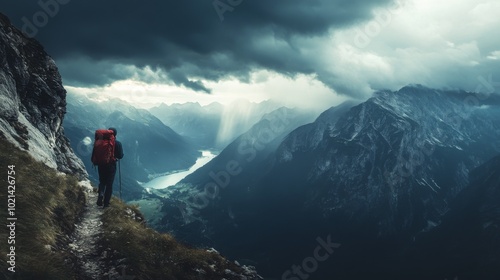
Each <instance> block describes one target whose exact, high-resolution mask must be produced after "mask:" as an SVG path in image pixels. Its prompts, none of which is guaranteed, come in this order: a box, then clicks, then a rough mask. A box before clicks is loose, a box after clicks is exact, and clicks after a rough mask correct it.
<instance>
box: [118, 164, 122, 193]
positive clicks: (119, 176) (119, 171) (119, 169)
mask: <svg viewBox="0 0 500 280" xmlns="http://www.w3.org/2000/svg"><path fill="white" fill-rule="evenodd" d="M118 178H119V179H120V200H121V199H122V168H121V164H120V161H118Z"/></svg>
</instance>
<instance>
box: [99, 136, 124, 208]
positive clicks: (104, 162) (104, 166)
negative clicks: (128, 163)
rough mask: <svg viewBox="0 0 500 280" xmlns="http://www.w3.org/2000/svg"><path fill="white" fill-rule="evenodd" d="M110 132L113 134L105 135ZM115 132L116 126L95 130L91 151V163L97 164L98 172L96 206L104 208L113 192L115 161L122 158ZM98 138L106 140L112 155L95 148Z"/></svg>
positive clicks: (121, 150)
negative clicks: (94, 140) (94, 139)
mask: <svg viewBox="0 0 500 280" xmlns="http://www.w3.org/2000/svg"><path fill="white" fill-rule="evenodd" d="M111 132H112V134H113V137H111V135H107V134H111ZM116 134H117V132H116V128H114V127H110V128H108V130H107V131H106V130H97V131H96V142H95V143H94V150H93V151H92V163H94V164H95V165H97V170H98V173H99V190H98V192H99V196H98V197H97V206H104V208H106V207H108V206H109V200H110V199H111V194H112V193H113V181H114V180H115V174H116V162H117V161H118V160H120V159H122V158H123V148H122V143H120V141H118V140H115V137H116ZM98 135H99V136H98ZM98 138H100V139H98ZM98 140H102V141H103V142H106V144H105V146H106V147H109V149H110V150H109V152H110V153H113V152H112V151H114V155H113V156H111V155H108V156H107V155H106V153H105V152H104V154H102V153H103V152H102V148H100V147H98V148H96V146H99V144H98V143H99V142H98ZM106 149H108V148H106ZM96 151H98V152H96ZM99 153H101V154H99ZM103 158H104V159H103Z"/></svg>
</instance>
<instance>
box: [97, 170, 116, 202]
mask: <svg viewBox="0 0 500 280" xmlns="http://www.w3.org/2000/svg"><path fill="white" fill-rule="evenodd" d="M97 170H98V171H99V196H100V197H103V198H104V200H103V203H104V206H108V205H109V200H110V199H111V195H112V194H113V181H114V180H115V174H116V163H110V164H104V165H99V166H98V167H97Z"/></svg>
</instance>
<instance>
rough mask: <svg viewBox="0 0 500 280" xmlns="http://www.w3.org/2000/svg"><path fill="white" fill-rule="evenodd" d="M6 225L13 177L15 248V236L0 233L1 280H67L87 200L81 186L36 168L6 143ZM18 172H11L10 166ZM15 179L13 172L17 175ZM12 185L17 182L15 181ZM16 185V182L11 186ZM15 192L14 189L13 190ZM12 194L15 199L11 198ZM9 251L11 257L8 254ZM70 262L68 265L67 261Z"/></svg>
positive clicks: (0, 215)
mask: <svg viewBox="0 0 500 280" xmlns="http://www.w3.org/2000/svg"><path fill="white" fill-rule="evenodd" d="M0 147H1V148H0V163H1V164H0V170H1V171H0V173H1V174H2V175H1V177H2V185H3V187H2V191H1V192H0V203H1V204H0V205H2V206H1V210H0V219H1V220H2V224H5V223H9V222H8V221H7V215H8V211H7V209H8V205H7V203H8V195H9V193H8V187H7V186H8V182H7V180H8V171H10V170H12V169H13V170H14V172H15V174H13V177H14V178H15V193H14V195H15V217H16V218H17V221H15V223H16V225H15V226H16V227H15V244H8V237H9V235H10V230H9V229H8V228H7V229H6V227H5V226H3V227H2V230H0V242H2V246H0V271H1V273H0V278H2V277H1V276H4V277H5V278H6V279H67V278H68V277H71V276H70V275H73V274H72V270H71V267H70V266H68V265H65V260H68V259H69V257H70V256H69V255H68V254H66V253H65V250H63V248H64V246H65V245H66V244H67V242H68V240H67V238H68V235H69V234H70V233H71V232H72V231H73V230H74V225H75V223H76V222H77V220H78V217H79V215H80V213H81V211H82V210H83V207H84V203H85V194H84V192H83V191H82V189H81V187H79V186H78V185H77V180H76V179H75V178H74V177H72V176H68V175H64V174H61V173H57V172H56V171H55V170H54V169H51V168H49V167H47V166H46V165H44V164H43V163H40V162H36V161H35V160H34V159H33V158H32V157H31V156H30V155H28V154H27V153H26V152H22V151H20V150H18V149H17V148H15V147H14V146H13V145H12V144H11V143H9V142H7V141H6V140H3V139H0ZM10 165H14V166H15V167H14V168H12V169H9V168H8V166H10ZM12 173H13V172H12ZM11 179H12V178H11ZM11 183H12V182H11ZM11 190H12V188H11ZM11 194H12V193H11ZM13 245H14V246H15V255H16V256H15V257H16V259H15V265H16V266H15V273H12V272H10V271H8V270H7V267H8V266H9V264H8V263H7V254H8V253H10V246H13ZM8 249H9V251H7V250H8ZM66 262H67V261H66Z"/></svg>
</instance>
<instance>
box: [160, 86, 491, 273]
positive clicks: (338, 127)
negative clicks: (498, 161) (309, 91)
mask: <svg viewBox="0 0 500 280" xmlns="http://www.w3.org/2000/svg"><path fill="white" fill-rule="evenodd" d="M499 106H500V99H499V98H498V97H496V96H489V97H487V96H482V95H476V94H474V93H469V92H464V91H442V90H433V89H429V88H425V87H422V86H408V87H404V88H402V89H401V90H399V91H397V92H392V91H380V92H378V93H376V94H375V95H374V97H372V98H370V99H369V100H367V101H366V102H363V103H361V104H359V105H354V104H343V105H341V106H338V107H334V108H331V109H329V110H327V111H326V112H324V113H323V114H322V115H321V116H320V117H318V118H317V119H316V121H314V122H313V123H310V124H308V125H305V126H302V127H299V128H297V129H295V130H293V131H292V132H291V133H289V134H288V135H286V134H283V135H280V137H278V138H273V139H272V140H271V139H270V140H269V143H272V144H269V145H263V144H262V142H259V141H258V138H257V137H256V136H255V135H258V134H259V133H261V134H265V133H268V134H269V131H272V129H271V130H270V129H267V130H266V129H265V128H259V127H258V126H254V128H253V130H254V131H253V132H252V131H250V132H249V134H250V135H253V136H241V137H240V138H238V139H237V140H236V141H234V142H233V143H232V144H230V145H229V146H228V147H227V148H226V149H225V150H224V151H222V152H221V154H220V155H219V156H218V157H216V158H215V159H214V160H213V161H212V162H210V163H209V164H207V165H206V166H205V167H203V168H201V169H199V170H198V171H197V172H195V173H193V174H191V175H190V176H188V177H187V178H186V179H185V180H183V181H182V182H180V183H179V184H178V185H176V186H174V187H171V188H169V189H168V190H167V192H166V193H165V196H167V197H168V200H167V203H166V205H165V206H164V208H163V212H164V219H163V222H162V223H161V224H160V225H157V227H158V228H160V229H161V230H164V231H171V232H174V233H175V234H176V236H178V237H179V238H181V239H183V240H185V241H187V242H191V243H195V244H204V245H207V246H216V247H217V248H220V249H221V251H222V252H223V253H224V254H227V255H229V256H231V257H234V258H237V259H248V260H251V261H250V262H255V263H257V267H258V268H259V271H261V272H263V274H264V275H268V276H272V277H275V278H280V277H281V273H280V272H284V271H286V270H287V269H289V267H290V266H291V265H292V264H293V263H296V262H299V261H302V260H303V258H304V257H307V256H308V254H309V255H310V254H311V252H312V251H311V250H312V249H314V244H315V240H317V238H318V237H324V236H331V238H332V240H333V241H335V242H337V243H341V244H342V247H340V248H339V249H338V250H337V251H338V253H335V254H334V255H332V257H331V258H330V259H329V263H331V264H332V265H334V267H335V268H330V269H322V270H320V271H318V272H316V273H315V274H314V275H312V276H311V277H312V278H308V279H361V277H369V276H370V275H377V273H378V275H386V276H387V277H389V276H391V275H394V278H390V277H389V278H386V279H424V278H418V277H416V276H414V275H423V274H418V273H417V274H415V273H416V272H417V271H418V270H419V269H420V267H421V265H422V264H423V263H425V262H424V261H423V259H422V260H421V262H420V263H418V262H417V263H411V262H409V260H408V259H410V256H411V254H409V251H410V250H412V248H415V247H414V246H415V244H416V243H415V242H416V241H415V240H418V239H419V238H420V236H425V235H427V234H430V233H433V234H436V235H439V234H440V232H441V234H444V233H443V232H444V231H445V229H443V227H445V223H444V220H446V219H447V217H448V216H449V215H452V214H451V213H452V212H450V211H451V209H452V205H457V204H459V205H462V209H463V210H462V211H466V212H467V211H473V212H474V213H476V214H474V215H476V217H477V215H482V216H481V219H482V222H480V223H479V222H478V221H476V220H474V221H473V220H468V221H460V220H458V221H457V222H456V223H454V224H453V226H452V227H453V228H454V229H455V230H458V229H459V228H460V227H462V228H467V227H469V226H474V227H475V228H476V229H478V230H479V231H480V232H475V233H474V234H473V235H470V236H468V237H470V238H471V239H470V241H471V242H478V244H479V243H480V244H486V243H488V242H493V243H494V244H496V243H495V241H494V240H498V238H500V235H499V234H498V231H496V230H489V231H488V232H491V235H488V234H487V233H484V234H483V233H481V227H480V226H479V225H481V226H482V227H483V229H487V228H489V227H491V226H493V229H495V225H496V223H497V221H498V218H499V216H500V213H499V212H498V211H497V210H495V209H497V208H498V202H496V204H495V202H492V200H491V198H489V197H488V196H487V195H485V194H484V193H485V192H487V193H491V194H496V193H497V190H498V187H499V186H498V184H497V185H496V186H495V185H494V184H493V183H491V182H490V181H488V182H489V183H487V184H488V186H489V188H490V190H489V191H487V190H486V189H485V188H488V187H487V186H483V187H474V186H477V184H479V185H482V184H483V183H481V180H484V179H486V178H484V176H479V177H481V178H480V179H477V176H476V177H475V178H476V179H469V178H470V177H469V176H470V174H478V173H477V172H479V174H482V173H481V172H480V171H476V173H471V170H474V169H475V168H477V167H478V166H480V165H481V164H483V163H485V162H486V161H488V160H489V159H490V158H492V157H493V156H494V155H496V154H499V153H500V149H499V145H498V144H499V143H500V140H499V139H500V123H499V122H498V120H499V119H500V107H499ZM268 128H269V127H268ZM264 131H265V132H264ZM285 131H286V130H283V131H282V132H283V133H285ZM284 135H286V137H284ZM282 137H284V139H283V138H282ZM277 139H280V140H277ZM275 141H276V142H275ZM278 142H279V143H278ZM242 163H243V164H242ZM490 165H491V164H490ZM489 168H490V169H491V170H492V169H494V168H493V167H491V166H490V167H489ZM474 180H475V181H476V184H474V183H472V184H471V182H473V181H474ZM477 182H479V183H477ZM478 192H481V193H483V194H478ZM471 196H472V197H474V196H476V197H481V199H482V200H483V202H484V203H486V204H487V205H488V206H487V207H488V209H489V210H484V209H483V208H481V207H480V206H478V204H477V203H479V202H478V201H476V202H471V201H468V202H463V203H459V202H458V201H467V197H471ZM464 197H466V198H464ZM478 199H479V198H478ZM481 203H482V202H481ZM478 207H479V208H478ZM485 207H486V206H485ZM464 209H465V210H464ZM457 211H459V210H457ZM478 211H479V212H478ZM448 213H449V214H448ZM455 213H456V212H455ZM478 213H479V214H478ZM481 213H482V214H481ZM486 213H487V214H486ZM455 215H458V214H455ZM455 217H457V216H455ZM450 219H452V218H450ZM472 222H474V224H471V223H472ZM446 229H447V230H448V231H447V232H446V234H452V233H451V232H450V231H449V227H447V228H446ZM200 232H201V233H202V234H200ZM484 238H486V239H484ZM242 240H245V242H242ZM428 240H432V238H430V239H428ZM441 241H442V242H445V243H446V244H439V245H440V246H441V248H449V247H447V246H453V243H451V242H453V241H456V240H452V239H449V240H441ZM448 241H449V242H450V243H447V242H448ZM424 245H425V246H427V248H428V249H429V250H427V251H422V252H421V254H430V255H435V253H434V252H433V249H432V248H438V247H439V246H438V247H435V246H434V245H435V244H432V242H431V241H429V242H427V243H425V244H424ZM424 245H422V246H421V248H424V247H425V246H424ZM455 246H458V245H455ZM473 246H474V245H469V247H468V248H470V247H473ZM485 248H486V247H485ZM490 249H491V248H490ZM486 251H487V252H488V253H491V255H485V254H483V253H484V252H486ZM486 251H469V252H462V253H461V252H458V251H457V250H454V251H453V252H454V253H456V254H458V256H457V255H453V256H452V255H450V254H451V252H452V251H450V250H448V251H443V252H439V253H436V255H439V254H441V256H447V257H453V258H455V259H459V260H461V261H462V262H468V263H474V261H475V260H476V259H481V260H484V261H485V262H484V263H482V264H480V265H478V266H475V267H472V268H474V269H479V268H481V269H486V271H489V272H490V274H484V275H486V276H488V275H489V276H491V275H493V274H491V273H497V272H499V269H497V268H498V267H500V266H498V264H499V263H500V251H498V250H497V251H494V250H493V251H492V250H489V249H488V250H486ZM403 257H404V258H408V259H404V258H403ZM402 258H403V259H402ZM450 262H451V263H453V264H455V265H456V264H457V262H454V259H450ZM393 263H397V264H398V265H399V267H401V269H398V268H396V269H394V268H393V267H392V264H393ZM494 265H497V266H494ZM325 266H328V265H327V264H325ZM402 268H405V269H402ZM433 268H434V270H433V271H430V272H428V273H427V274H425V275H427V276H429V277H426V278H425V279H445V278H446V277H448V278H451V279H453V277H454V276H452V274H453V273H454V270H453V268H452V266H448V267H438V265H435V266H433ZM392 270H394V271H392ZM455 271H456V273H457V274H460V273H462V275H465V274H463V273H465V272H464V270H463V269H461V268H455ZM478 271H479V270H474V271H472V272H469V274H470V275H474V274H473V273H474V272H478ZM393 272H394V274H393ZM496 275H500V274H496ZM341 276H343V278H342V277H341ZM339 277H340V278H339ZM440 277H441V278H440ZM289 279H293V278H289ZM484 279H493V278H484Z"/></svg>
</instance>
